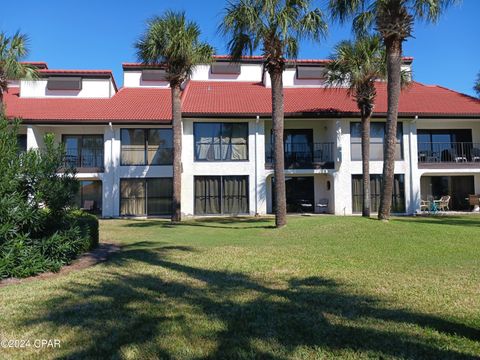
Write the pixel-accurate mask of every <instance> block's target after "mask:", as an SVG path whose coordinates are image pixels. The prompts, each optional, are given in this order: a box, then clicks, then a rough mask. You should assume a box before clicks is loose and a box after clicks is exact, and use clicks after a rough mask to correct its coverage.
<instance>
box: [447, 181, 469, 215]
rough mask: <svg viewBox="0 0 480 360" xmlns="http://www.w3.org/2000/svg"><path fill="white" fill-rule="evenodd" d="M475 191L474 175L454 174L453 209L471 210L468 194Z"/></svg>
mask: <svg viewBox="0 0 480 360" xmlns="http://www.w3.org/2000/svg"><path fill="white" fill-rule="evenodd" d="M474 193H475V186H474V179H473V176H452V177H451V194H452V200H451V201H450V208H451V209H452V210H465V211H466V210H469V209H470V205H469V202H468V195H472V194H474Z"/></svg>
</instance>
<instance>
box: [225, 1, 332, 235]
mask: <svg viewBox="0 0 480 360" xmlns="http://www.w3.org/2000/svg"><path fill="white" fill-rule="evenodd" d="M225 12H226V13H225V17H224V19H223V23H222V25H221V26H220V31H221V32H222V33H223V34H224V35H225V36H227V37H229V39H230V41H229V43H228V46H229V49H230V54H231V56H232V58H233V59H234V60H235V59H239V58H240V57H241V56H242V55H245V54H250V55H251V54H252V53H253V51H255V50H257V49H258V48H259V47H260V48H261V51H262V53H263V58H264V67H265V69H266V71H267V72H268V73H269V75H270V79H271V82H272V123H273V142H274V176H275V204H276V209H275V224H276V226H277V227H282V226H284V225H286V223H287V217H286V213H287V206H286V194H285V169H284V149H283V122H284V100H283V79H282V77H283V70H284V69H285V64H286V62H287V60H286V59H287V58H289V59H295V58H296V57H297V55H298V50H299V46H300V44H299V43H300V40H302V39H306V38H308V39H311V40H316V41H318V40H320V39H321V38H322V37H323V36H324V35H325V34H326V31H327V25H326V23H325V21H324V19H323V15H322V12H321V11H320V10H319V9H317V8H316V9H311V1H310V0H269V1H264V0H235V1H233V2H231V3H229V5H228V6H227V8H226V9H225Z"/></svg>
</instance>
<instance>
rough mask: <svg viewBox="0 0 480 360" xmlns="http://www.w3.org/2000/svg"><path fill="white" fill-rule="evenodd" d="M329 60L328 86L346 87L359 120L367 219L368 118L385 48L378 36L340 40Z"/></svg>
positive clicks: (381, 74)
mask: <svg viewBox="0 0 480 360" xmlns="http://www.w3.org/2000/svg"><path fill="white" fill-rule="evenodd" d="M331 59H332V61H331V62H330V63H328V65H327V70H328V72H327V84H328V85H329V86H345V85H348V94H349V95H350V96H353V98H354V99H355V101H356V102H357V107H358V109H359V110H360V117H361V120H362V123H361V124H362V169H363V181H362V186H363V208H362V215H363V216H366V217H370V118H371V116H372V113H373V109H374V106H375V98H376V95H377V93H376V89H375V81H377V80H379V79H385V77H386V73H387V67H386V63H385V47H384V46H383V44H382V41H381V39H380V37H379V36H369V37H363V38H359V39H358V40H357V41H355V42H352V41H342V42H340V43H339V44H338V45H337V46H336V47H335V51H334V54H333V56H332V57H331Z"/></svg>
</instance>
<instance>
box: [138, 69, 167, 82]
mask: <svg viewBox="0 0 480 360" xmlns="http://www.w3.org/2000/svg"><path fill="white" fill-rule="evenodd" d="M142 81H167V72H166V71H165V70H142Z"/></svg>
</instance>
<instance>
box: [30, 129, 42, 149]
mask: <svg viewBox="0 0 480 360" xmlns="http://www.w3.org/2000/svg"><path fill="white" fill-rule="evenodd" d="M44 134H45V133H44V131H43V130H41V129H40V128H39V127H38V126H36V125H27V150H30V149H38V148H40V147H42V146H43V145H44V142H43V136H44Z"/></svg>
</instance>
